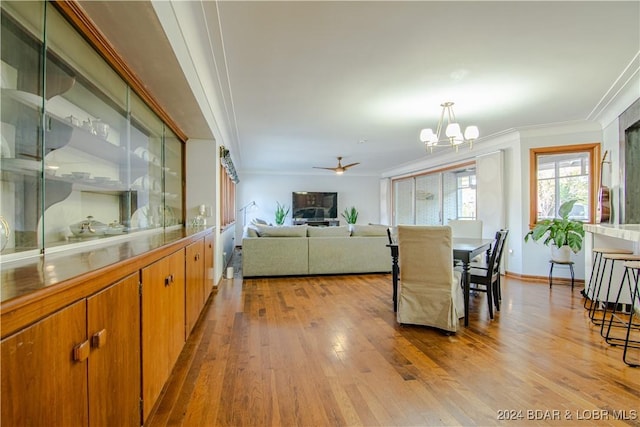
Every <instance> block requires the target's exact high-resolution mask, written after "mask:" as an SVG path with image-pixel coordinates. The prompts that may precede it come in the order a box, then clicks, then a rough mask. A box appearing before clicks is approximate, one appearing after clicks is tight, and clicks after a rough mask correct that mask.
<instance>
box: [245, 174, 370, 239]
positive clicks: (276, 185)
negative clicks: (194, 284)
mask: <svg viewBox="0 0 640 427" xmlns="http://www.w3.org/2000/svg"><path fill="white" fill-rule="evenodd" d="M239 175H240V183H239V184H238V187H237V193H236V207H237V208H238V209H240V208H242V207H243V206H245V205H247V204H249V203H251V202H252V201H255V202H256V204H257V205H258V206H257V207H256V208H255V209H249V210H247V215H246V217H247V218H246V219H247V222H250V221H251V219H253V218H261V219H264V220H265V221H267V222H270V223H274V222H275V209H276V202H280V203H281V204H284V205H285V206H287V207H291V200H292V193H293V192H294V191H335V192H337V193H338V215H340V213H341V212H342V211H344V209H345V208H348V207H351V206H355V207H356V209H358V224H367V223H370V222H372V223H379V222H380V179H379V177H378V176H358V175H355V174H350V173H349V172H346V173H345V174H344V175H341V176H340V175H335V174H333V173H331V172H327V173H326V174H324V173H323V174H321V175H268V174H259V173H242V171H240V173H239ZM243 217H244V215H243V213H242V212H238V213H237V215H236V245H237V246H240V245H241V244H242V243H241V241H242V240H241V236H242V229H243V226H244V224H243V223H242V222H243V219H244V218H243ZM339 219H340V224H341V225H344V224H346V222H345V221H344V218H342V217H341V216H340V217H339ZM285 224H291V212H289V215H287V219H286V221H285Z"/></svg>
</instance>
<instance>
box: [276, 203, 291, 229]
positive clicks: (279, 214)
mask: <svg viewBox="0 0 640 427" xmlns="http://www.w3.org/2000/svg"><path fill="white" fill-rule="evenodd" d="M276 204H277V206H276V225H283V224H284V219H285V218H286V217H287V215H288V214H289V208H288V207H287V208H285V207H284V205H281V204H280V202H276Z"/></svg>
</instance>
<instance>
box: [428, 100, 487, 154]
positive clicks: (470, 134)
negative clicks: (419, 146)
mask: <svg viewBox="0 0 640 427" xmlns="http://www.w3.org/2000/svg"><path fill="white" fill-rule="evenodd" d="M453 104H454V103H453V102H450V101H447V102H444V103H442V104H440V106H441V107H442V112H441V113H440V120H439V121H438V127H437V129H436V132H435V133H434V132H433V129H431V128H426V129H422V130H421V131H420V141H422V142H424V145H425V148H426V149H427V151H429V152H430V153H433V149H434V148H437V147H455V149H456V151H458V147H459V146H460V145H462V144H464V143H468V144H469V148H470V149H471V148H473V141H475V140H476V139H478V136H480V132H479V131H478V127H477V126H473V125H472V126H467V128H466V129H465V130H464V135H463V134H462V130H461V128H460V124H459V123H458V122H457V121H456V115H455V113H454V112H453ZM445 117H446V120H447V125H446V127H445V131H444V132H445V136H446V138H442V137H441V134H442V128H443V126H444V120H445Z"/></svg>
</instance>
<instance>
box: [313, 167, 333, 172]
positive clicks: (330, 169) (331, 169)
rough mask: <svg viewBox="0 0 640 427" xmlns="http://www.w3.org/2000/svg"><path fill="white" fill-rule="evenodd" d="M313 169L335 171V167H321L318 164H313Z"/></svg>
mask: <svg viewBox="0 0 640 427" xmlns="http://www.w3.org/2000/svg"><path fill="white" fill-rule="evenodd" d="M313 169H326V170H328V171H335V170H336V168H322V167H320V166H313Z"/></svg>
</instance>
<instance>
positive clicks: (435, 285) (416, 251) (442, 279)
mask: <svg viewBox="0 0 640 427" xmlns="http://www.w3.org/2000/svg"><path fill="white" fill-rule="evenodd" d="M398 250H399V262H400V278H399V289H398V307H397V314H396V316H397V321H398V323H400V324H413V325H425V326H431V327H434V328H438V329H441V330H444V331H447V332H456V331H457V329H458V319H459V318H460V317H464V299H463V295H462V287H461V286H460V279H461V273H460V272H459V271H455V270H454V269H453V246H452V241H451V227H449V226H421V225H399V226H398Z"/></svg>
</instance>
